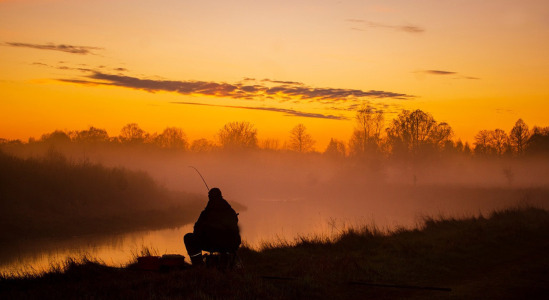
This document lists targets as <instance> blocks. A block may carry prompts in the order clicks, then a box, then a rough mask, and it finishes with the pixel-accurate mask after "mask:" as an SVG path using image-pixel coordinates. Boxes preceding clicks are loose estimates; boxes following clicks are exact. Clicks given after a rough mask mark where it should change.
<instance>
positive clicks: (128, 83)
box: [60, 71, 413, 104]
mask: <svg viewBox="0 0 549 300" xmlns="http://www.w3.org/2000/svg"><path fill="white" fill-rule="evenodd" d="M86 78H87V79H86V80H81V79H77V80H73V79H60V80H61V81H64V82H73V83H78V84H93V85H111V86H119V87H126V88H131V89H137V90H145V91H148V92H162V91H164V92H175V93H179V94H182V95H197V96H214V97H227V98H233V99H248V100H253V99H258V100H259V99H274V100H277V101H280V102H284V101H306V102H317V103H324V104H328V103H334V102H346V101H352V100H357V99H362V98H373V99H383V98H391V99H409V98H412V97H413V96H411V95H407V94H403V93H395V92H388V91H377V90H369V91H364V90H359V89H340V88H315V87H310V86H307V85H305V84H303V83H299V82H293V81H274V80H269V79H268V80H266V81H264V80H262V81H260V82H255V83H225V82H211V81H193V80H189V81H176V80H157V79H143V78H138V77H132V76H125V75H120V74H108V73H104V72H99V71H93V72H92V74H90V75H88V76H86Z"/></svg>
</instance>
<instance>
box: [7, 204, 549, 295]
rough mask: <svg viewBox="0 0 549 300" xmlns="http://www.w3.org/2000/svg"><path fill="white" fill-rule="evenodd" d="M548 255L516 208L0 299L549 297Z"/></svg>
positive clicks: (28, 285) (88, 272)
mask: <svg viewBox="0 0 549 300" xmlns="http://www.w3.org/2000/svg"><path fill="white" fill-rule="evenodd" d="M548 254H549V212H548V211H545V210H541V209H536V208H520V209H513V210H506V211H501V212H497V213H494V214H492V215H491V216H490V217H489V218H482V217H475V218H469V219H464V220H453V219H444V220H438V219H427V220H425V225H424V226H423V228H421V229H418V230H400V231H395V232H392V233H390V234H382V233H379V232H377V231H376V230H375V229H372V228H363V229H357V230H353V231H347V232H344V233H342V234H341V236H340V237H339V239H337V240H335V241H325V240H322V239H305V238H304V239H302V240H301V241H299V242H298V243H297V244H296V245H287V244H285V243H283V242H281V243H278V244H274V245H270V246H268V247H266V248H265V249H263V250H261V251H252V250H250V249H247V248H242V249H240V253H239V256H240V258H241V260H242V265H243V267H242V268H239V269H236V270H232V271H220V270H217V269H215V268H191V267H187V268H184V269H181V270H173V271H165V272H157V271H139V270H134V269H131V268H110V267H106V266H103V265H101V264H99V263H94V262H89V261H87V260H84V261H82V262H80V263H74V262H73V263H67V266H66V267H65V269H64V270H59V271H56V272H52V273H49V274H45V275H42V276H40V277H31V276H29V277H27V278H18V279H14V278H2V279H0V299H104V298H109V299H111V298H112V299H174V298H182V299H401V298H406V299H410V298H412V299H549V258H548ZM371 284H380V285H393V286H373V285H371ZM412 287H414V288H412ZM419 287H433V288H445V289H451V290H450V291H448V290H439V289H420V288H419Z"/></svg>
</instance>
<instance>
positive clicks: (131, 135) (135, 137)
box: [120, 123, 147, 143]
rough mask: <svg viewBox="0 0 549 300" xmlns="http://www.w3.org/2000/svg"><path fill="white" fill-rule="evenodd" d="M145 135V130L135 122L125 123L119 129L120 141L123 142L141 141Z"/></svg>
mask: <svg viewBox="0 0 549 300" xmlns="http://www.w3.org/2000/svg"><path fill="white" fill-rule="evenodd" d="M146 137H147V134H146V132H145V131H144V130H143V129H141V128H140V127H139V125H137V124H136V123H130V124H127V125H125V126H124V127H122V130H120V141H121V142H124V143H143V142H144V141H145V138H146Z"/></svg>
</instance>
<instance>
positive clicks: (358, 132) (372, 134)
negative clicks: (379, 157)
mask: <svg viewBox="0 0 549 300" xmlns="http://www.w3.org/2000/svg"><path fill="white" fill-rule="evenodd" d="M355 121H356V126H355V129H354V131H353V135H352V136H351V140H350V141H349V151H350V152H351V154H352V155H356V156H361V155H364V154H366V153H375V152H377V151H378V150H379V144H380V141H381V132H382V130H383V123H384V117H383V111H381V110H374V109H373V108H372V107H370V106H362V107H361V108H360V109H358V110H357V112H356V116H355Z"/></svg>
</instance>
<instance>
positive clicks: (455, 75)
mask: <svg viewBox="0 0 549 300" xmlns="http://www.w3.org/2000/svg"><path fill="white" fill-rule="evenodd" d="M415 73H420V74H427V75H439V76H449V75H453V76H452V78H453V79H470V80H478V79H480V78H478V77H473V76H465V75H461V74H459V73H458V72H454V71H444V70H421V71H416V72H415Z"/></svg>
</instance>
